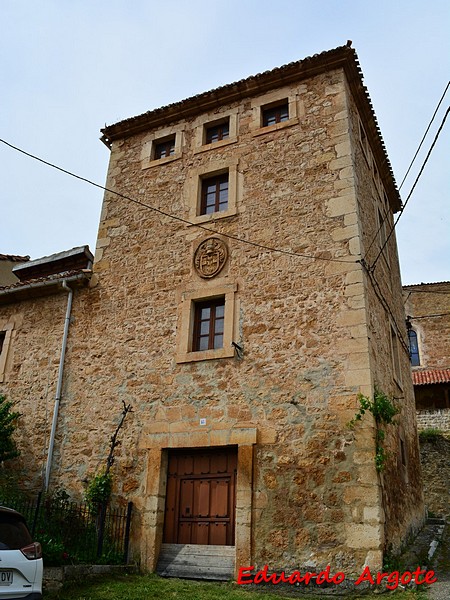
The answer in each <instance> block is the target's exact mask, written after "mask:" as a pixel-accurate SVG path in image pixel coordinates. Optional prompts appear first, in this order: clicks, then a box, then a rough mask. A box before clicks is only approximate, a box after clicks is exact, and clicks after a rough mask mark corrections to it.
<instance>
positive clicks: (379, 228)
mask: <svg viewBox="0 0 450 600" xmlns="http://www.w3.org/2000/svg"><path fill="white" fill-rule="evenodd" d="M449 87H450V81H449V82H447V85H446V87H445V90H444V93H443V94H442V96H441V99H440V100H439V102H438V104H437V106H436V109H435V111H434V113H433V116H432V117H431V120H430V122H429V123H428V127H427V129H426V131H425V133H424V135H423V137H422V140H421V141H420V144H419V147H418V148H417V150H416V153H415V154H414V156H413V159H412V160H411V163H410V165H409V167H408V170H407V171H406V173H405V176H404V177H403V180H402V182H401V184H400V186H399V188H398V190H399V191H400V190H401V189H402V187H403V184H404V183H405V180H406V178H407V177H408V174H409V172H410V170H411V168H412V166H413V164H414V162H415V160H416V158H417V155H418V154H419V152H420V149H421V147H422V144H423V142H424V141H425V138H426V136H427V134H428V131H429V130H430V127H431V125H432V123H433V121H434V118H435V116H436V114H437V112H438V110H439V107H440V106H441V104H442V101H443V100H444V97H445V94H446V93H447V90H448V88H449ZM403 208H404V207H403ZM389 214H390V212H389V210H388V211H387V212H386V214H385V215H383V218H382V220H381V223H380V224H379V226H378V229H377V231H376V233H375V235H374V236H373V239H372V241H371V242H370V244H369V247H368V248H367V251H366V253H365V256H366V257H367V256H368V255H369V252H370V250H371V248H372V246H373V245H374V243H375V241H376V239H377V238H378V236H379V234H380V231H381V230H382V228H383V227H384V223H385V221H386V220H387V219H388V218H389Z"/></svg>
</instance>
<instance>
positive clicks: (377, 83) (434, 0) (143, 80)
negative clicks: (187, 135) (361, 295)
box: [0, 0, 450, 284]
mask: <svg viewBox="0 0 450 600" xmlns="http://www.w3.org/2000/svg"><path fill="white" fill-rule="evenodd" d="M449 23H450V3H449V2H448V1H447V0H429V1H428V2H424V1H423V0H421V1H418V0H409V1H406V0H397V1H393V0H390V1H386V0H377V1H375V0H371V1H370V0H365V1H363V0H359V1H356V0H323V1H321V0H308V1H307V0H297V1H295V0H277V2H276V3H275V2H273V1H268V0H239V1H237V0H165V1H164V2H160V1H155V0H147V1H145V0H133V1H130V0H97V1H92V0H39V1H35V0H1V1H0V72H1V87H2V92H1V96H0V97H1V101H0V107H1V110H0V138H2V139H4V140H7V141H8V142H10V143H11V144H14V145H16V146H19V147H21V148H23V149H24V150H26V151H28V152H30V153H32V154H36V155H38V156H40V157H42V158H43V159H45V160H47V161H49V162H52V163H56V164H58V165H60V166H61V167H63V168H65V169H68V170H70V171H73V172H75V173H77V174H79V175H81V176H83V177H86V178H88V179H92V180H93V181H95V182H97V183H99V184H103V183H104V182H105V178H106V171H107V166H108V159H109V152H108V150H107V148H106V147H105V146H104V145H103V144H102V143H101V142H100V141H99V137H100V132H99V130H100V128H101V127H103V126H104V125H105V123H106V124H111V123H114V122H116V121H118V120H121V119H123V118H127V117H131V116H135V115H138V114H141V113H143V112H146V111H147V110H150V109H152V108H156V107H158V106H162V105H165V104H168V103H170V102H174V101H177V100H181V99H183V98H187V97H189V96H191V95H193V94H197V93H200V92H202V91H206V90H209V89H212V88H214V87H217V86H219V85H223V84H226V83H230V82H232V81H236V80H238V79H241V78H243V77H246V76H249V75H253V74H256V73H259V72H261V71H265V70H268V69H271V68H273V67H277V66H281V65H283V64H286V63H288V62H291V61H294V60H299V59H302V58H304V57H306V56H310V55H312V54H315V53H318V52H322V51H323V50H329V49H331V48H335V47H337V46H341V45H343V44H345V43H346V42H347V40H348V39H350V40H352V41H353V47H354V48H355V49H356V51H357V53H358V56H359V59H360V62H361V67H362V70H363V74H364V78H365V84H366V86H367V87H368V89H369V93H370V96H371V98H372V102H373V105H374V109H375V112H376V115H377V118H378V122H379V125H380V128H381V132H382V135H383V138H384V141H385V144H386V147H387V151H388V155H389V158H390V160H391V163H392V166H393V169H394V174H395V177H396V179H397V183H398V184H400V182H401V181H402V179H403V176H404V174H405V172H406V170H407V168H408V166H409V163H410V161H411V159H412V157H413V155H414V153H415V151H416V149H417V147H418V144H419V142H420V140H421V138H422V135H423V133H424V132H425V129H426V127H427V125H428V123H429V121H430V119H431V116H432V114H433V112H434V110H435V108H436V105H437V103H438V101H439V99H440V97H441V95H442V93H443V91H444V89H445V86H446V85H447V82H448V79H449V73H450V68H449V67H450V47H449V46H450V45H449V42H448V39H449V36H448V26H449ZM449 104H450V91H449V92H448V93H447V96H446V97H445V99H444V102H443V103H442V105H441V109H440V110H439V112H438V114H437V116H436V119H435V122H434V124H433V125H432V127H431V130H430V133H429V136H428V138H427V140H426V141H425V143H424V146H423V149H422V151H421V152H420V154H419V156H418V158H417V160H416V163H415V165H414V167H413V169H412V171H411V174H410V176H409V177H408V179H407V180H406V182H405V184H404V186H403V188H402V190H401V192H402V197H403V199H406V197H407V195H408V193H409V190H410V189H411V187H412V184H413V183H414V180H415V178H416V176H417V174H418V171H419V169H420V166H421V165H422V162H423V160H424V158H425V155H426V153H427V151H428V149H429V147H430V145H431V142H432V140H433V138H434V136H435V134H436V131H437V129H438V127H439V125H440V123H441V121H442V119H443V116H444V114H445V111H446V109H447V107H448V106H449ZM449 121H450V117H449V119H448V121H447V123H446V125H445V127H444V129H443V131H442V133H441V135H440V137H439V140H438V142H437V144H436V146H435V149H434V150H433V152H432V154H431V157H430V160H429V162H428V164H427V166H426V167H425V170H424V173H423V175H422V177H421V179H420V180H419V183H418V185H417V187H416V190H415V192H414V194H413V195H412V197H411V199H410V201H409V203H408V206H407V207H406V210H405V213H404V214H403V216H402V217H401V219H400V222H399V225H398V230H397V238H398V245H399V255H400V262H401V269H402V279H403V283H404V284H411V283H420V282H422V281H423V282H429V281H444V280H450V268H449V265H450V219H449V179H450V175H449V173H450V170H449V164H448V154H449V152H448V149H449V142H450V124H449ZM0 177H1V181H2V185H1V204H2V211H1V215H2V216H1V220H0V240H1V243H0V253H4V254H30V255H31V256H32V257H33V258H38V257H41V256H45V255H48V254H51V253H53V252H58V251H61V250H66V249H69V248H72V247H74V246H78V245H82V244H89V245H90V247H91V249H92V250H93V249H94V248H95V240H96V235H97V227H98V219H99V214H100V208H101V201H102V192H101V190H100V189H98V188H94V187H91V186H89V185H88V184H86V183H83V182H81V181H77V180H75V179H72V178H70V177H68V176H67V175H64V174H62V173H59V172H57V171H55V170H52V169H50V168H49V167H47V166H45V165H42V164H40V163H37V162H35V161H33V160H31V159H30V158H27V157H25V156H23V155H21V154H19V153H17V152H15V151H13V150H11V149H10V148H8V147H7V146H5V145H4V144H0Z"/></svg>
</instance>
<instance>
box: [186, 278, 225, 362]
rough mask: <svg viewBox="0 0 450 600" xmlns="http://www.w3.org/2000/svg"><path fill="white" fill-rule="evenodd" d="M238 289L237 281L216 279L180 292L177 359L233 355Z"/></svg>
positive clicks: (187, 359)
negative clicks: (230, 281)
mask: <svg viewBox="0 0 450 600" xmlns="http://www.w3.org/2000/svg"><path fill="white" fill-rule="evenodd" d="M236 291H237V285H236V283H229V282H225V281H224V280H223V279H220V280H218V279H216V280H214V281H211V282H207V281H203V282H198V283H195V284H194V286H193V287H192V288H185V289H184V290H183V291H181V292H180V298H181V303H180V312H179V321H178V327H177V357H176V361H177V362H178V363H186V362H196V361H201V360H211V359H214V360H216V359H221V358H232V357H233V356H234V353H235V350H234V346H233V344H232V342H233V340H234V332H235V330H236V323H235V320H236V312H235V310H236V299H235V294H236Z"/></svg>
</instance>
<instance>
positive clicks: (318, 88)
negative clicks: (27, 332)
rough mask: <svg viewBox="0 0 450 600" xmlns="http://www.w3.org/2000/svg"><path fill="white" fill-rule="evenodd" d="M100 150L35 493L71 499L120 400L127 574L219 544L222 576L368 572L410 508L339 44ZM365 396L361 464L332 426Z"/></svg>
mask: <svg viewBox="0 0 450 600" xmlns="http://www.w3.org/2000/svg"><path fill="white" fill-rule="evenodd" d="M103 141H104V142H105V143H106V144H107V145H108V147H109V148H110V150H111V159H110V166H109V170H108V177H107V184H106V187H107V188H108V190H109V191H107V192H106V193H105V197H104V202H103V210H102V214H101V220H100V227H99V235H98V241H97V249H96V256H95V261H94V266H93V275H92V278H91V280H90V284H89V287H82V288H80V289H78V290H76V294H75V296H74V303H73V321H72V324H71V328H70V332H69V337H68V345H67V354H66V359H65V375H64V389H63V396H62V400H61V406H60V413H59V421H58V428H57V434H56V440H55V453H54V459H53V466H52V477H51V483H53V484H54V485H55V484H56V482H59V483H60V482H63V484H64V485H65V486H66V487H67V488H69V489H71V490H72V491H73V492H74V493H77V492H79V491H80V489H81V487H82V483H81V482H82V480H83V479H84V478H85V477H86V476H87V475H88V474H89V473H92V472H93V470H94V469H95V468H96V467H97V466H98V464H99V462H100V461H101V460H102V459H103V458H104V456H105V454H106V453H107V445H108V435H109V434H110V432H111V429H112V425H111V423H112V421H113V419H114V417H115V415H118V412H119V411H120V401H121V400H124V401H125V402H127V403H128V402H129V403H131V404H132V405H133V413H132V415H131V418H130V419H129V420H128V421H127V423H126V427H125V429H124V438H123V442H122V446H121V448H120V451H119V453H118V456H117V461H116V464H115V467H114V468H115V471H114V475H115V494H116V495H117V496H118V497H123V498H127V499H131V500H133V501H134V503H135V505H136V508H137V511H136V514H137V515H138V518H137V521H136V524H135V525H136V526H135V528H134V544H135V548H136V551H139V553H140V556H141V560H142V564H143V565H144V566H145V567H146V568H148V569H155V568H156V566H157V563H158V559H160V564H162V562H161V557H163V558H164V552H168V553H169V554H170V549H171V547H173V545H174V544H189V545H195V546H198V552H197V554H200V555H202V553H204V554H205V555H206V554H207V552H206V550H205V548H206V547H207V546H212V547H215V548H216V549H218V548H223V547H225V546H226V547H228V548H230V549H231V550H232V553H231V554H232V557H233V558H235V560H234V561H233V566H234V568H235V569H236V570H237V569H238V568H239V567H242V566H247V565H257V566H262V565H264V564H268V565H269V567H270V568H271V569H273V570H276V569H278V570H280V569H285V570H287V571H288V570H293V569H297V568H299V569H303V570H305V569H306V570H314V569H316V568H320V567H325V566H326V565H330V566H331V568H332V569H338V570H341V571H344V572H346V573H348V574H352V573H353V574H355V573H358V572H360V570H361V569H362V567H363V565H364V564H368V565H370V566H371V567H373V568H378V567H380V565H381V561H382V555H383V551H385V550H386V549H390V548H392V549H394V550H395V549H396V548H398V547H399V545H400V544H401V543H402V541H403V540H404V539H405V537H406V536H407V535H408V533H410V532H411V530H412V529H414V528H417V527H418V526H419V525H420V524H421V522H422V519H423V501H422V493H421V477H420V464H419V454H418V444H417V435H416V427H415V411H414V397H413V387H412V381H411V372H410V364H409V357H408V346H407V342H406V328H405V317H404V311H403V305H402V290H401V282H400V274H399V266H398V259H397V250H396V244H395V236H391V237H390V238H389V240H388V241H387V243H386V240H387V232H388V231H389V228H390V227H391V225H392V215H393V213H395V212H396V211H398V210H399V209H400V206H401V201H400V197H399V194H398V191H397V188H396V184H395V182H394V179H393V175H392V172H391V168H390V164H389V161H388V158H387V156H386V152H385V148H384V145H383V142H382V139H381V137H380V133H379V130H378V126H377V123H376V119H375V115H374V112H373V109H372V106H371V103H370V100H369V97H368V95H367V91H366V89H365V87H364V86H363V83H362V76H361V72H360V68H359V64H358V60H357V56H356V53H355V51H354V50H353V49H352V48H350V47H348V46H344V47H340V48H337V49H334V50H331V51H329V52H324V53H322V54H319V55H316V56H313V57H311V58H307V59H305V60H302V61H299V62H295V63H291V64H288V65H286V66H284V67H281V68H278V69H274V70H273V71H269V72H266V73H262V74H260V75H257V76H254V77H249V78H248V79H245V80H242V81H238V82H236V83H233V84H230V85H226V86H223V87H221V88H218V89H216V90H212V91H210V92H206V93H203V94H200V95H198V96H195V97H193V98H189V99H187V100H184V101H181V102H177V103H175V104H171V105H169V106H166V107H163V108H160V109H157V110H152V111H150V112H147V113H145V114H143V115H140V116H138V117H134V118H130V119H127V120H124V121H122V122H119V123H116V124H114V125H111V126H108V127H106V128H105V129H104V130H103ZM116 192H117V193H116ZM17 336H20V332H17ZM6 385H7V384H6ZM375 388H378V389H379V390H382V391H383V392H384V393H385V394H387V395H388V396H390V397H394V398H395V399H396V400H395V402H396V404H397V406H398V408H399V410H400V414H399V416H398V417H397V422H396V425H393V426H390V427H389V428H388V431H387V436H386V440H385V446H386V449H387V451H388V453H389V454H388V461H387V465H386V467H385V469H384V471H383V472H382V473H379V472H377V470H376V466H375V461H374V454H375V425H374V421H373V419H372V416H371V415H370V414H367V415H366V416H365V417H364V418H363V420H362V421H361V423H360V424H358V425H357V426H356V427H355V428H354V429H353V430H351V429H349V428H348V426H347V424H348V422H349V421H350V420H351V419H352V417H354V415H355V413H356V412H357V410H358V407H359V403H358V394H360V393H362V394H365V395H367V396H370V397H372V396H373V393H374V389H375ZM178 547H179V546H178ZM161 549H163V550H161ZM167 560H169V559H167ZM161 568H162V567H161Z"/></svg>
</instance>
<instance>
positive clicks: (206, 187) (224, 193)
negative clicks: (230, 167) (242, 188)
mask: <svg viewBox="0 0 450 600" xmlns="http://www.w3.org/2000/svg"><path fill="white" fill-rule="evenodd" d="M227 209H228V173H225V174H222V175H217V176H215V177H208V179H202V192H201V204H200V214H201V215H210V214H212V213H215V212H222V211H225V210H227Z"/></svg>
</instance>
